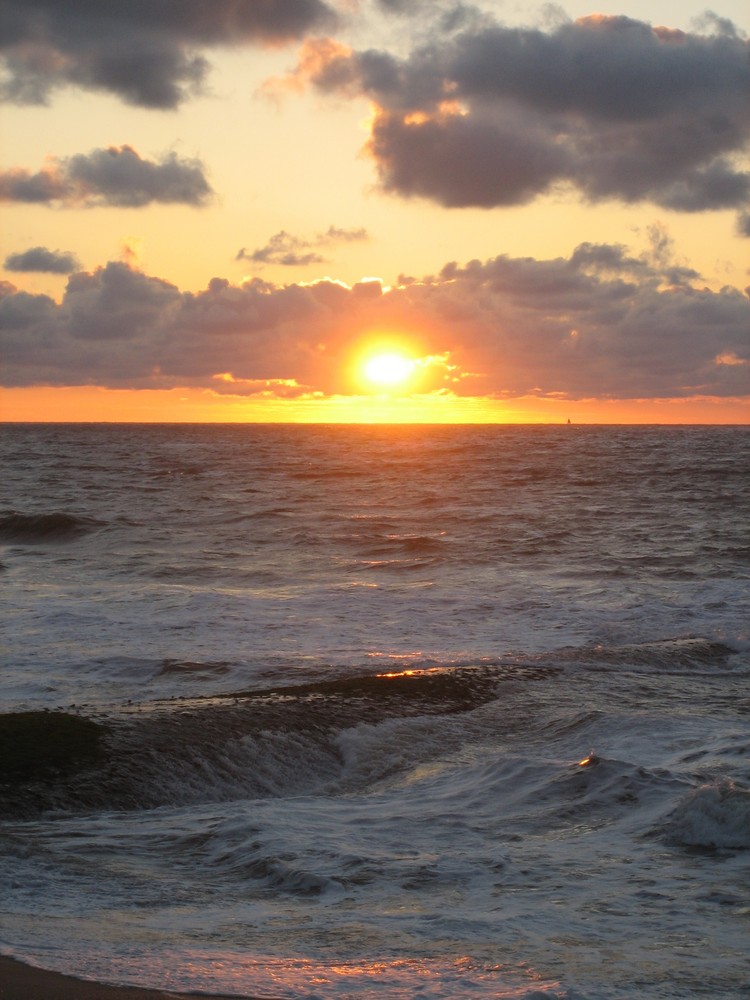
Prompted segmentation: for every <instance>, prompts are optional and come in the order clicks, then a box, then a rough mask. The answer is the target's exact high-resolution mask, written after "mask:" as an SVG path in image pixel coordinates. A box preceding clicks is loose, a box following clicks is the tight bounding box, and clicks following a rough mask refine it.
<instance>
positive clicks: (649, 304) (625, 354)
mask: <svg viewBox="0 0 750 1000" xmlns="http://www.w3.org/2000/svg"><path fill="white" fill-rule="evenodd" d="M662 257H663V260H662V263H658V262H657V261H656V260H654V258H653V254H652V253H649V255H648V259H647V256H646V255H644V256H643V257H634V256H633V255H632V254H630V253H629V252H628V250H627V249H626V248H625V247H621V246H611V245H607V244H591V243H587V244H582V245H581V246H579V247H578V248H576V250H575V251H574V252H573V253H572V254H571V255H570V256H569V257H568V258H555V259H552V260H536V259H534V258H530V257H529V258H513V257H507V256H500V257H496V258H494V259H491V260H488V261H484V262H481V261H478V260H475V261H470V262H469V263H467V264H463V265H459V264H457V263H451V264H447V265H446V266H445V267H444V268H443V270H442V271H441V272H440V274H438V275H435V276H431V277H426V278H423V279H421V280H416V279H409V281H408V283H405V284H404V285H402V286H399V287H395V288H392V289H384V288H383V287H382V286H381V285H380V284H379V283H378V282H376V281H370V282H364V283H362V284H360V285H356V286H354V287H353V288H348V287H346V286H345V285H342V284H340V283H338V282H335V281H330V280H325V281H320V282H316V283H310V284H305V285H298V284H292V285H287V286H279V285H274V284H271V283H269V282H266V281H263V280H261V279H259V278H256V279H253V280H252V281H249V282H246V283H244V284H242V285H239V286H238V285H233V284H231V283H230V282H229V281H227V280H226V279H223V278H214V279H213V280H212V281H211V282H210V283H209V285H208V287H207V288H206V289H205V290H203V291H201V292H198V293H191V292H182V291H180V290H179V289H178V288H177V287H175V286H174V285H172V284H170V283H169V282H166V281H163V280H161V279H159V278H156V277H153V276H149V275H145V274H143V273H141V272H139V271H136V270H134V269H132V268H130V267H128V266H127V265H126V264H123V263H110V264H108V265H107V266H106V267H104V268H100V269H98V270H96V271H94V272H93V273H78V274H76V275H74V276H72V277H71V278H70V279H69V282H68V286H67V289H66V292H65V295H64V297H63V299H62V302H61V303H60V304H59V305H58V304H56V303H55V302H53V301H52V300H51V299H50V298H48V297H46V296H36V295H30V294H28V293H24V292H20V291H16V290H15V289H13V287H12V286H10V285H8V284H7V283H6V284H5V285H4V286H3V287H2V289H0V294H1V295H2V299H1V300H0V331H2V338H3V356H4V368H3V372H4V378H5V379H6V383H7V384H8V385H31V384H47V385H80V384H96V385H103V386H110V387H125V386H126V387H132V388H169V387H177V386H202V387H204V388H207V389H210V390H213V391H215V392H220V393H233V394H239V395H252V394H256V393H263V394H269V393H270V394H275V395H279V396H293V395H300V394H302V393H322V394H330V393H341V394H349V393H352V392H356V391H358V389H357V387H356V386H355V385H353V384H352V382H351V380H350V375H348V374H347V373H349V372H350V370H351V365H352V359H353V357H354V352H356V349H357V346H358V345H359V344H361V342H362V339H363V338H366V337H367V336H368V335H371V333H372V331H373V330H384V329H387V330H398V331H402V335H403V337H404V338H405V339H406V340H407V341H408V342H410V343H411V345H412V349H413V351H414V353H415V356H417V357H419V358H420V372H421V374H422V381H421V383H420V389H421V391H434V390H442V391H451V392H454V393H456V394H458V395H491V396H496V397H511V396H521V395H527V394H532V395H539V396H555V397H560V396H562V397H565V398H570V399H575V398H589V397H596V398H600V399H609V398H665V397H686V396H691V395H695V394H701V395H711V396H717V397H721V396H737V395H742V394H746V393H747V388H748V375H749V374H750V342H749V341H748V337H747V330H748V328H749V327H750V301H749V300H748V297H747V296H746V295H744V294H742V293H741V292H739V291H738V290H736V289H732V288H724V289H722V290H721V291H711V290H709V289H707V288H705V287H702V286H701V284H700V282H699V281H692V282H691V281H689V280H688V276H687V274H688V272H687V269H680V268H679V267H678V266H677V265H675V263H674V262H673V261H672V260H671V257H670V254H669V252H668V250H667V249H664V251H663V253H662ZM675 274H677V277H678V280H677V281H676V282H674V281H673V280H672V279H673V277H674V275H675Z"/></svg>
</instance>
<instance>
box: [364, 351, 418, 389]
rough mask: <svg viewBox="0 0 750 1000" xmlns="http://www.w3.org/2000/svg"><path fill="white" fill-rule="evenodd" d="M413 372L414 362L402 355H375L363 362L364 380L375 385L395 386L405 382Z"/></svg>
mask: <svg viewBox="0 0 750 1000" xmlns="http://www.w3.org/2000/svg"><path fill="white" fill-rule="evenodd" d="M413 370H414V362H413V361H410V360H409V358H406V357H404V355H403V354H395V353H389V354H376V355H374V356H373V357H371V358H368V360H367V361H365V363H364V366H363V371H364V374H365V378H366V379H367V380H368V381H369V382H373V383H374V384H375V385H382V386H395V385H399V384H400V383H401V382H405V381H406V379H407V378H408V377H409V376H410V375H411V373H412V371H413Z"/></svg>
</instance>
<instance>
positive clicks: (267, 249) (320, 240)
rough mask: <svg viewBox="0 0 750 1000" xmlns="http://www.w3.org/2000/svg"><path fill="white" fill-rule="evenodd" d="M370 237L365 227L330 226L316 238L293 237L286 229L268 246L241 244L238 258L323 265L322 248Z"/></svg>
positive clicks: (257, 262)
mask: <svg viewBox="0 0 750 1000" xmlns="http://www.w3.org/2000/svg"><path fill="white" fill-rule="evenodd" d="M367 239H369V237H368V235H367V231H366V230H365V229H340V228H339V227H338V226H329V227H328V229H327V230H326V231H325V232H324V233H319V234H318V235H317V236H315V237H314V238H313V239H302V238H301V237H299V236H292V234H291V233H287V232H286V231H285V230H283V229H282V230H281V231H280V232H278V233H276V234H275V235H273V236H272V237H271V238H270V240H269V241H268V243H266V244H265V246H262V247H258V248H257V250H247V249H246V248H245V247H242V248H241V249H240V250H238V251H237V253H236V255H235V260H247V261H250V262H251V263H253V264H281V265H283V266H285V267H306V266H307V265H309V264H323V263H326V261H327V260H328V258H326V257H324V256H323V255H322V254H320V253H319V252H318V250H319V248H323V247H329V246H332V245H333V244H335V243H357V242H362V241H365V240H367Z"/></svg>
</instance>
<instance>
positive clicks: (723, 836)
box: [665, 778, 750, 850]
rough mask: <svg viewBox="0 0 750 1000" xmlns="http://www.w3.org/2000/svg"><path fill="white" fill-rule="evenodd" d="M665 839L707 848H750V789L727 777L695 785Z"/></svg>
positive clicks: (679, 809)
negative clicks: (696, 786) (698, 785)
mask: <svg viewBox="0 0 750 1000" xmlns="http://www.w3.org/2000/svg"><path fill="white" fill-rule="evenodd" d="M665 839H666V840H667V841H668V842H669V843H671V844H677V845H680V846H683V847H698V848H704V849H706V850H723V849H732V850H750V791H749V790H747V789H745V788H740V787H739V786H737V785H736V784H735V783H734V782H733V781H730V780H729V779H726V778H725V779H723V780H721V781H716V782H713V783H712V784H708V785H701V786H700V787H699V788H695V789H693V791H692V792H691V793H690V794H689V795H688V796H687V797H686V798H685V799H683V801H682V802H680V803H679V805H678V806H677V808H676V809H675V810H674V812H673V813H672V814H671V816H670V817H669V819H668V821H667V823H666V827H665Z"/></svg>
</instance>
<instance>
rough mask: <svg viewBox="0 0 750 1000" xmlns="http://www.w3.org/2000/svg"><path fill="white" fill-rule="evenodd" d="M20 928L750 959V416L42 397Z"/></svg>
mask: <svg viewBox="0 0 750 1000" xmlns="http://www.w3.org/2000/svg"><path fill="white" fill-rule="evenodd" d="M1 447H2V468H3V484H2V488H1V490H0V542H1V543H2V551H1V552H0V560H1V562H2V570H1V571H0V583H1V584H2V617H3V621H4V623H5V628H6V638H5V642H4V652H3V659H4V665H3V670H2V675H1V676H0V707H1V708H2V710H3V711H6V712H7V711H23V710H30V709H48V710H58V709H59V710H64V711H66V712H68V713H70V714H75V715H79V716H81V717H83V718H90V719H93V720H95V721H99V722H101V723H103V724H104V725H106V726H107V727H108V736H107V738H106V748H107V754H108V757H107V761H106V762H105V763H104V764H99V765H96V766H93V765H92V768H91V769H89V770H88V771H87V770H86V769H85V768H84V771H83V772H82V773H81V774H79V775H77V776H75V777H74V778H73V779H65V780H63V779H62V778H61V779H60V781H50V780H47V781H45V782H42V783H39V784H37V785H34V786H33V787H29V788H28V789H22V790H21V792H20V794H19V793H18V790H17V789H16V790H15V791H12V792H9V791H8V788H7V786H6V787H5V790H3V787H1V786H0V800H2V802H3V803H4V806H3V818H2V824H1V825H0V880H1V881H2V885H0V910H1V911H2V913H1V917H0V952H3V953H5V954H9V955H14V956H16V957H19V958H22V959H25V960H27V961H30V962H33V963H36V964H39V965H42V966H44V967H47V968H50V969H56V970H59V971H64V972H70V973H73V974H76V975H79V976H82V977H90V978H98V979H104V980H106V981H110V982H117V983H129V984H136V985H144V986H158V987H163V988H165V989H169V990H181V991H195V992H222V993H227V994H232V995H238V996H241V995H243V994H252V995H255V996H268V997H279V998H285V1000H291V998H305V1000H313V998H325V1000H329V998H347V997H351V998H362V1000H364V998H374V997H376V996H377V997H392V998H407V997H408V998H412V997H421V998H435V1000H438V998H439V1000H448V998H461V997H467V998H471V997H478V998H479V997H481V998H489V997H514V998H519V1000H532V998H542V997H547V998H558V1000H562V998H568V1000H610V998H623V1000H624V998H635V997H639V998H641V997H643V998H675V1000H677V998H680V1000H685V998H690V997H711V998H713V1000H719V998H737V997H740V996H750V949H749V948H748V941H750V759H749V757H748V751H749V748H750V717H749V716H750V704H749V696H750V643H749V642H748V639H749V638H750V586H749V582H748V581H749V578H750V428H747V427H671V428H670V427H605V426H601V427H596V426H586V427H583V426H582V427H576V426H572V427H568V426H560V427H558V426H540V427H530V426H527V427H510V426H509V427H497V426H492V427H442V426H433V427H416V426H413V427H411V426H389V427H365V426H358V427H343V426H299V425H297V426H291V425H286V426H271V425H247V426H238V425H233V426H198V425H169V426H167V425H161V426H145V425H9V426H6V427H5V428H4V429H3V432H2V445H1Z"/></svg>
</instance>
